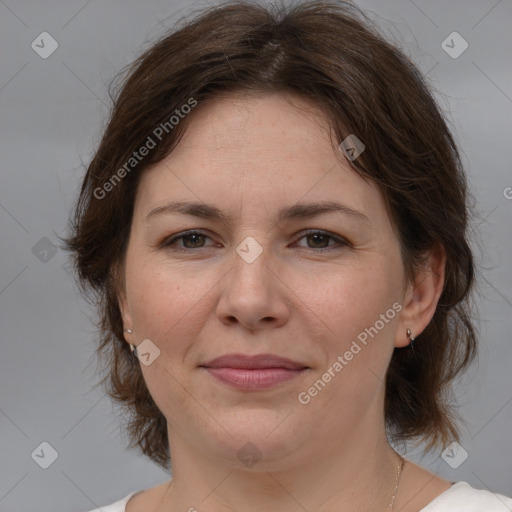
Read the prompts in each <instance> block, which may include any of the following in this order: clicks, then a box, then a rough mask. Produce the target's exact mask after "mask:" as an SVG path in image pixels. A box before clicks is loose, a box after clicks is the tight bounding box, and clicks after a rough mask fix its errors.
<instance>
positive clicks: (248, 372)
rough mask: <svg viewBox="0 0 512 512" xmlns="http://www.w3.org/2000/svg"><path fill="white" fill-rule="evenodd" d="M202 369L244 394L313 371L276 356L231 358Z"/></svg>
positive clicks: (218, 358) (237, 355) (239, 356)
mask: <svg viewBox="0 0 512 512" xmlns="http://www.w3.org/2000/svg"><path fill="white" fill-rule="evenodd" d="M200 367H201V368H204V369H205V370H206V371H208V373H209V374H210V375H212V376H213V377H215V378H216V379H217V380H219V381H220V382H222V383H223V384H226V385H228V386H230V387H234V388H236V389H238V390H242V391H258V390H263V389H267V388H269V387H272V386H275V385H277V384H280V383H283V382H286V381H289V380H290V379H293V378H294V377H297V376H298V375H300V374H302V373H303V372H304V371H306V370H308V369H309V366H305V365H303V364H302V363H298V362H296V361H292V360H290V359H286V358H283V357H279V356H274V355H272V354H259V355H256V356H247V355H244V354H228V355H225V356H221V357H217V358H216V359H213V360H211V361H209V362H208V363H206V364H204V365H200Z"/></svg>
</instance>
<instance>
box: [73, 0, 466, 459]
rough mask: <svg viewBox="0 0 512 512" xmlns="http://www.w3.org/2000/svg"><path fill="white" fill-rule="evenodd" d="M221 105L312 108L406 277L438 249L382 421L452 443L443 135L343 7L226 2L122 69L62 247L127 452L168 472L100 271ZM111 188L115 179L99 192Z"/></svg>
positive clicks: (453, 281) (113, 289)
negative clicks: (441, 263)
mask: <svg viewBox="0 0 512 512" xmlns="http://www.w3.org/2000/svg"><path fill="white" fill-rule="evenodd" d="M274 7H275V6H274ZM227 92H246V93H255V94H266V93H283V94H290V95H298V96H300V97H303V98H306V99H308V100H312V101H313V102H314V103H315V104H316V105H317V106H318V107H319V108H320V109H321V110H322V111H323V112H324V113H325V116H326V118H327V119H328V120H329V123H330V126H331V129H332V133H334V138H335V141H336V144H339V142H340V141H342V140H344V139H345V138H346V137H347V136H348V135H349V134H356V136H357V137H358V138H359V139H360V140H361V141H363V143H364V144H365V146H366V149H365V151H364V152H363V153H362V154H361V155H360V156H359V157H358V158H357V159H356V160H354V161H352V162H351V164H352V166H353V169H354V170H355V171H356V172H358V173H359V174H360V175H361V176H364V177H365V178H368V179H370V180H372V181H374V182H375V183H377V184H378V186H379V187H380V189H381V190H382V192H383V195H384V198H385V201H386V204H387V207H388V211H389V214H390V218H391V220H392V222H393V225H394V228H395V229H396V232H397V235H398V238H399V243H400V247H401V252H402V258H403V263H404V267H405V269H406V272H407V276H408V277H413V276H414V275H415V272H416V271H417V270H418V269H419V268H421V266H422V265H423V264H424V261H425V255H426V254H427V252H428V251H429V250H431V249H433V248H434V247H435V246H436V245H438V244H441V245H442V246H443V247H444V248H445V250H446V255H447V262H446V276H445V284H444V289H443V292H442V295H441V297H440V300H439V303H438V305H437V309H436V311H435V314H434V317H433V319H432V320H431V322H430V323H429V325H428V326H427V327H426V329H425V330H424V332H423V333H421V335H420V336H419V337H418V339H417V341H416V342H415V345H414V350H411V349H410V348H403V349H395V351H394V353H393V356H392V360H391V363H390V366H389V369H388V373H387V377H386V396H385V419H386V424H387V427H388V434H389V435H390V437H392V438H393V439H394V440H402V441H404V440H413V439H416V440H418V439H419V440H420V441H425V442H426V444H427V449H431V448H432V447H434V446H436V445H438V444H442V445H446V444H447V443H448V442H451V441H453V440H458V439H459V437H460V436H459V433H458V428H457V425H456V422H455V418H456V415H455V412H454V409H453V406H452V405H451V403H450V399H449V395H448V394H447V393H448V392H449V391H450V387H449V384H450V383H451V382H452V380H453V379H454V378H455V377H456V376H457V375H458V374H459V373H460V372H461V371H462V370H463V369H464V368H465V367H466V366H467V365H468V364H469V363H470V362H471V361H472V360H473V358H474V357H475V355H476V330H475V327H474V326H473V325H472V322H471V319H470V307H469V300H470V292H471V289H472V286H473V281H474V266H473V257H472V253H471V249H470V247H469V244H468V241H467V232H468V217H469V211H470V210H469V207H468V204H467V200H468V197H469V195H468V190H467V184H466V177H465V174H464V171H463V168H462V164H461V160H460V157H459V153H458V151H457V147H456V144H455V142H454V139H453V138H452V135H451V134H450V131H449V129H448V127H447V124H446V121H445V120H444V118H443V116H442V115H441V113H440V109H439V107H438V106H437V104H436V102H435V100H434V98H433V96H432V93H431V92H430V90H429V87H428V86H427V84H426V83H425V81H424V79H423V78H422V76H421V75H420V73H419V72H418V70H417V69H416V67H415V66H414V65H413V64H412V63H411V61H410V60H409V59H408V58H407V57H406V56H405V55H404V54H403V53H402V52H401V51H400V50H399V49H398V48H397V47H395V46H394V45H393V44H391V43H388V42H386V41H385V39H384V37H383V36H382V35H380V34H379V32H378V30H377V29H376V28H375V27H374V26H373V23H372V22H371V21H370V20H369V19H368V18H367V17H366V16H365V14H364V13H362V12H361V11H360V10H359V9H358V8H356V7H355V6H353V5H351V4H349V3H343V2H328V1H319V2H307V3H298V4H295V5H293V6H290V5H289V6H288V7H284V6H279V7H278V8H277V7H275V8H271V7H264V6H261V5H259V4H257V3H247V2H243V1H240V2H228V3H225V4H222V5H221V6H215V7H213V8H208V9H207V10H205V11H202V12H201V13H199V15H198V16H197V17H196V18H194V19H192V20H190V21H187V22H186V23H185V24H184V25H183V26H181V27H177V28H176V29H175V30H174V31H173V32H172V33H170V34H169V35H167V36H166V37H164V38H163V39H161V40H160V41H158V42H157V43H156V44H154V45H153V46H152V47H150V48H149V49H148V50H147V51H146V52H144V53H143V54H142V55H141V56H140V57H139V58H138V59H137V60H136V61H135V62H134V63H133V65H132V66H131V67H130V68H129V69H128V77H127V78H126V80H125V81H124V84H123V86H122V89H121V90H120V92H119V93H118V94H117V99H116V100H115V102H114V106H113V111H112V113H111V117H110V121H109V123H108V126H107V128H106V130H105V132H104V134H103V138H102V140H101V143H100V145H99V148H98V150H97V152H96V154H95V156H94V158H93V159H92V162H91V163H90V165H89V168H88V170H87V173H86V175H85V178H84V181H83V185H82V189H81V193H80V197H79V199H78V203H77V205H76V211H75V216H74V219H73V220H72V221H71V222H70V231H71V233H70V235H69V237H68V238H67V239H64V240H65V244H66V247H65V248H66V249H67V250H70V251H72V252H73V256H74V265H75V268H76V270H77V274H78V277H79V281H80V284H81V289H82V291H83V292H84V295H85V296H88V297H94V302H95V305H96V306H97V307H98V311H99V313H100V315H101V320H100V322H99V329H100V339H99V342H100V343H99V346H98V348H97V355H98V359H99V360H100V361H103V362H105V363H106V364H105V368H104V372H105V375H104V377H103V379H102V380H101V382H100V384H105V383H107V393H108V395H109V396H110V397H111V398H112V399H114V400H115V401H117V402H118V403H120V404H122V405H124V406H125V407H126V408H128V411H129V412H130V413H131V415H130V417H129V418H127V430H128V432H129V434H130V441H131V442H130V447H135V446H138V447H139V448H140V449H141V450H142V453H144V454H145V455H147V456H148V457H150V458H151V459H152V460H153V461H154V462H156V463H157V464H159V465H160V466H161V467H163V468H165V469H168V468H170V454H169V443H168V438H167V423H166V419H165V417H164V416H163V414H162V412H161V411H160V410H159V408H158V407H157V406H156V404H155V402H154V401H153V399H152V397H151V395H150V394H149V391H148V389H147V387H146V384H145V382H144V379H143V376H142V372H141V370H140V363H139V362H138V360H137V359H136V358H134V357H133V355H132V353H131V352H130V349H129V347H128V344H127V343H126V342H125V340H124V337H123V324H122V319H121V314H120V310H119V307H118V301H117V291H118V289H119V288H118V286H119V285H120V279H122V277H118V276H116V273H115V272H114V270H115V268H116V265H118V264H119V263H122V261H123V258H124V255H125V253H126V247H127V240H128V234H129V231H130V226H131V219H132V213H133V205H134V199H135V194H136V191H137V184H138V182H139V179H140V177H141V175H142V173H143V171H144V170H145V169H147V168H148V167H150V166H152V165H153V164H155V163H157V162H159V161H160V160H162V159H163V158H164V157H165V156H166V155H168V154H169V152H170V151H172V149H173V147H175V145H176V144H177V142H179V140H180V139H181V137H182V135H183V133H184V130H185V129H186V126H187V125H188V121H189V119H190V118H191V117H192V116H193V115H194V111H195V110H198V109H200V108H201V105H204V104H205V103H206V102H207V101H211V100H214V99H215V97H216V96H218V95H220V94H223V93H227ZM191 98H193V99H194V101H196V102H197V105H198V106H195V107H194V111H192V112H191V113H190V114H189V115H188V116H185V117H184V118H183V119H182V120H180V122H179V123H177V124H175V126H174V127H170V124H169V120H170V118H171V116H173V115H174V114H175V113H176V110H179V109H181V108H182V106H183V105H186V104H187V103H188V104H189V105H190V104H191V101H190V100H191ZM181 117H182V116H180V118H181ZM165 123H167V124H165ZM158 126H167V128H168V129H167V130H164V131H162V130H161V131H162V135H163V136H162V137H161V140H158V141H155V142H157V144H156V147H154V149H151V150H150V151H149V153H148V154H147V155H146V156H145V157H144V158H143V159H142V160H141V161H140V163H139V161H137V162H136V163H135V162H132V163H133V164H134V165H133V166H131V167H127V166H126V163H127V162H129V161H130V158H132V157H133V152H134V151H135V150H137V149H138V148H140V147H141V146H143V145H144V144H145V143H146V141H147V140H148V137H151V138H152V139H157V137H155V136H154V133H155V128H156V127H158ZM164 132H165V133H164ZM152 134H153V136H152ZM333 143H334V142H333ZM123 166H124V167H123ZM122 168H124V169H125V172H124V173H123V172H120V169H122ZM116 173H117V177H120V178H121V177H122V179H118V180H117V179H116V180H114V179H113V177H114V176H115V175H116ZM121 174H122V176H121ZM101 190H102V191H104V192H105V194H104V193H103V192H99V191H101ZM107 191H108V194H107ZM99 196H105V198H103V197H99ZM89 292H92V293H89Z"/></svg>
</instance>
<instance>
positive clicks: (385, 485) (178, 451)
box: [157, 428, 400, 512]
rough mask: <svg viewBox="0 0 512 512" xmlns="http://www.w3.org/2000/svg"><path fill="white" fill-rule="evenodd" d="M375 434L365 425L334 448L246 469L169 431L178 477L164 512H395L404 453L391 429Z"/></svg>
mask: <svg viewBox="0 0 512 512" xmlns="http://www.w3.org/2000/svg"><path fill="white" fill-rule="evenodd" d="M372 430H373V434H374V435H373V437H371V436H369V435H367V434H369V433H365V432H364V431H363V429H359V430H358V432H357V434H354V435H353V436H351V437H349V438H345V439H346V441H345V442H343V438H342V437H341V435H340V437H339V442H338V441H337V442H336V445H335V446H332V445H331V446H322V445H325V441H324V440H318V441H317V442H318V445H319V446H317V447H312V446H311V445H309V446H308V453H307V454H304V453H299V452H300V450H297V451H295V452H294V453H293V455H290V457H289V458H287V460H283V459H280V460H279V461H276V462H274V463H267V464H264V462H263V459H262V460H261V461H260V462H258V463H256V464H254V466H252V467H251V468H250V469H249V468H247V469H240V464H239V463H238V462H239V461H236V462H233V461H229V460H219V458H218V457H211V458H210V457H208V456H205V453H204V451H203V450H198V449H197V448H196V447H195V446H191V445H190V444H187V440H185V439H183V438H181V439H180V437H179V435H178V433H177V432H174V431H170V432H169V439H172V440H173V443H172V445H171V454H172V467H173V472H172V481H171V485H170V487H169V489H168V491H167V492H166V493H165V496H164V498H163V500H162V502H161V504H160V507H159V508H158V509H157V510H158V512H175V511H178V510H180V511H183V510H187V511H191V512H193V511H194V510H196V509H197V510H201V511H204V512H220V511H223V512H225V511H228V512H229V511H239V510H244V512H253V511H254V512H256V511H260V510H279V511H280V512H292V511H293V512H296V511H299V510H301V511H302V510H315V511H318V512H334V511H336V512H349V511H350V512H353V511H354V510H358V511H375V510H382V511H383V512H384V511H386V512H388V511H389V510H390V508H389V505H390V503H391V501H392V497H393V494H394V492H395V484H396V477H397V469H398V466H399V464H400V458H399V457H398V456H397V454H396V453H395V452H394V450H393V449H392V448H391V447H390V446H389V444H388V442H387V439H386V436H385V434H384V431H382V432H383V434H382V435H380V436H375V432H374V428H373V429H372Z"/></svg>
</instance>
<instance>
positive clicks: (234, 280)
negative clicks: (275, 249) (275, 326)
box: [217, 234, 287, 328]
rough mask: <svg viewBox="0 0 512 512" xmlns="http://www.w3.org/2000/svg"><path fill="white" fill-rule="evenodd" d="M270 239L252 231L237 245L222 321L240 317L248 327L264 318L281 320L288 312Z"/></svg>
mask: <svg viewBox="0 0 512 512" xmlns="http://www.w3.org/2000/svg"><path fill="white" fill-rule="evenodd" d="M257 238H259V239H260V241H261V243H260V242H259V241H258V240H257ZM269 240H270V238H269V237H264V236H263V235H262V234H259V235H258V234H255V235H254V236H251V235H249V236H246V237H245V238H244V239H243V240H242V241H241V242H240V243H239V244H238V245H237V246H236V247H235V251H234V254H233V259H232V260H231V265H232V268H231V271H230V272H229V274H228V275H227V276H226V278H227V279H226V281H225V283H224V287H223V288H222V291H221V297H220V298H219V304H218V310H217V313H218V315H219V318H220V319H221V320H222V321H229V322H232V321H233V319H236V320H237V321H238V322H240V323H241V324H243V325H245V326H246V327H248V328H256V327H257V326H258V324H259V323H260V322H262V321H264V322H265V323H267V322H268V320H270V319H272V320H274V322H276V321H277V323H281V321H283V319H284V318H285V317H286V316H287V313H286V311H287V309H286V306H285V303H284V301H283V300H282V298H280V292H279V290H278V288H279V286H278V282H279V281H278V280H277V279H276V276H275V271H273V270H272V268H271V265H272V264H271V260H272V258H271V252H272V250H271V247H270V241H269ZM266 241H267V242H266Z"/></svg>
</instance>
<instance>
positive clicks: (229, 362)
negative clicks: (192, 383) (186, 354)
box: [200, 354, 309, 370]
mask: <svg viewBox="0 0 512 512" xmlns="http://www.w3.org/2000/svg"><path fill="white" fill-rule="evenodd" d="M200 366H205V367H207V368H245V369H251V370H252V369H256V368H286V369H289V370H301V369H303V368H309V367H308V366H306V365H304V364H302V363H298V362H296V361H292V360H290V359H286V358H284V357H279V356H275V355H273V354H257V355H254V356H250V355H245V354H226V355H223V356H220V357H216V358H215V359H212V360H211V361H208V362H207V363H205V364H202V365H200Z"/></svg>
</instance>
